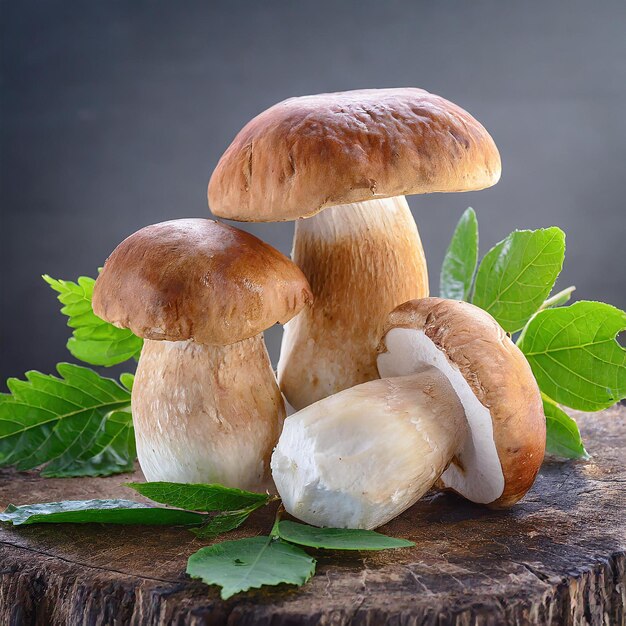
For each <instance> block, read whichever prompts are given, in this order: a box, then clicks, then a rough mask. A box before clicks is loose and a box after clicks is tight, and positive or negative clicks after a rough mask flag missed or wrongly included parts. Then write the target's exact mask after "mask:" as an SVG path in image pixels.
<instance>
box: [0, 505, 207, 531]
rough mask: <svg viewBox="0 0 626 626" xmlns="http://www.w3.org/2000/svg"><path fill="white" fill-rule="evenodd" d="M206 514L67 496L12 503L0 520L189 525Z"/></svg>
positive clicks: (14, 521)
mask: <svg viewBox="0 0 626 626" xmlns="http://www.w3.org/2000/svg"><path fill="white" fill-rule="evenodd" d="M203 521H204V516H203V515H200V514H199V513H191V512H189V511H178V510H176V509H165V508H162V507H155V506H150V505H147V504H142V503H141V502H134V501H133V500H66V501H64V502H46V503H42V504H25V505H24V506H13V505H12V504H10V505H9V506H8V507H7V508H6V510H5V511H4V513H0V522H10V523H12V524H13V525H14V526H19V525H22V524H65V523H72V524H90V523H101V524H145V525H149V526H187V525H190V524H201V523H202V522H203Z"/></svg>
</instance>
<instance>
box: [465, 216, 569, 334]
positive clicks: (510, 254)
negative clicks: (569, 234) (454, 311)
mask: <svg viewBox="0 0 626 626" xmlns="http://www.w3.org/2000/svg"><path fill="white" fill-rule="evenodd" d="M564 256H565V234H564V233H563V231H562V230H561V229H559V228H556V227H552V228H545V229H540V230H516V231H515V232H512V233H511V234H510V235H509V236H508V237H507V238H506V239H504V240H503V241H501V242H500V243H498V244H497V245H496V246H495V247H493V248H492V249H491V250H490V251H489V252H488V253H487V254H486V255H485V258H484V259H483V260H482V262H481V264H480V267H479V268H478V273H477V274H476V287H475V290H474V297H473V300H472V302H473V303H474V304H475V305H476V306H479V307H480V308H482V309H484V310H485V311H487V312H488V313H490V314H491V315H492V316H493V317H494V318H495V319H496V321H497V322H498V323H499V324H500V326H502V328H504V330H506V331H507V332H509V333H514V332H517V331H518V330H520V329H521V328H523V326H524V324H526V322H527V321H528V320H529V319H530V317H531V316H532V315H533V313H535V312H536V311H537V310H538V309H539V307H540V306H541V305H542V303H543V302H544V300H545V299H546V298H547V297H548V295H549V293H550V291H551V290H552V287H553V285H554V282H555V281H556V278H557V276H558V275H559V273H560V271H561V267H562V266H563V259H564Z"/></svg>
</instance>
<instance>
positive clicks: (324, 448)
mask: <svg viewBox="0 0 626 626" xmlns="http://www.w3.org/2000/svg"><path fill="white" fill-rule="evenodd" d="M465 431H466V422H465V415H464V413H463V406H462V405H461V403H460V402H459V400H458V398H457V397H456V395H455V393H454V390H453V389H452V387H451V386H450V384H449V383H448V381H447V380H446V378H445V376H443V375H442V374H441V373H439V372H438V371H437V370H436V369H434V368H428V369H426V370H424V371H422V372H419V373H417V374H413V375H411V376H402V377H397V378H385V379H378V380H372V381H369V382H367V383H362V384H361V385H357V386H356V387H352V388H350V389H345V390H344V391H340V392H339V393H337V394H335V395H333V396H329V397H327V398H324V399H322V400H319V401H318V402H315V403H314V404H311V405H310V406H308V407H306V408H305V409H302V410H301V411H298V412H297V413H294V414H293V415H291V416H290V417H288V418H287V419H286V420H285V424H284V427H283V432H282V434H281V436H280V439H279V441H278V445H277V446H276V449H275V450H274V454H273V455H272V475H273V478H274V483H275V485H276V488H277V489H278V492H279V493H280V496H281V498H282V501H283V505H284V506H285V509H286V510H287V511H288V512H289V513H290V514H291V515H293V516H294V517H297V518H298V519H301V520H302V521H304V522H307V523H309V524H314V525H316V526H331V527H334V528H376V527H378V526H381V525H382V524H385V523H386V522H388V521H389V520H391V519H393V518H394V517H396V516H397V515H399V514H400V513H402V511H404V510H406V509H407V508H409V507H410V506H411V505H412V504H414V503H415V502H416V501H417V500H418V499H419V498H420V497H421V496H422V495H424V493H426V491H428V489H430V488H431V487H432V486H433V484H434V482H435V481H436V480H437V479H438V478H439V476H441V474H442V472H443V471H444V470H445V469H446V467H447V466H448V464H449V463H450V459H451V458H452V457H453V456H454V454H455V452H456V451H457V449H458V448H459V447H460V446H461V442H462V440H463V438H464V436H465Z"/></svg>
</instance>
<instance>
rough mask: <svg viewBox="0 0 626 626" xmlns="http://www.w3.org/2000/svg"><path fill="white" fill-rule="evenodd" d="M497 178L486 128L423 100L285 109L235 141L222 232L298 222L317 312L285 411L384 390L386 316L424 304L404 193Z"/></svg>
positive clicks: (290, 330) (310, 316)
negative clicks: (353, 390)
mask: <svg viewBox="0 0 626 626" xmlns="http://www.w3.org/2000/svg"><path fill="white" fill-rule="evenodd" d="M499 177H500V157H499V154H498V150H497V148H496V146H495V144H494V142H493V140H492V139H491V137H490V136H489V134H488V133H487V131H486V130H485V129H484V128H483V126H481V124H479V123H478V122H477V121H476V120H475V119H474V118H473V117H472V116H471V115H470V114H469V113H467V112H466V111H464V110H463V109H461V108H460V107H458V106H456V105H455V104H452V103H451V102H449V101H447V100H444V99H443V98H441V97H439V96H436V95H433V94H430V93H428V92H426V91H423V90H421V89H368V90H361V91H347V92H342V93H331V94H321V95H316V96H305V97H300V98H291V99H289V100H285V101H284V102H281V103H279V104H277V105H275V106H273V107H271V108H270V109H268V110H267V111H264V112H263V113H261V114H260V115H258V116H257V117H256V118H254V119H253V120H252V121H251V122H249V123H248V124H247V125H246V126H245V127H244V128H243V129H242V130H241V131H240V132H239V134H238V135H237V136H236V137H235V139H234V141H233V142H232V144H231V145H230V146H229V148H228V149H227V150H226V152H225V153H224V155H223V156H222V158H221V159H220V161H219V163H218V164H217V167H216V169H215V171H214V173H213V175H212V176H211V180H210V182H209V189H208V196H209V204H210V206H211V208H212V210H213V212H214V213H215V214H216V215H218V216H221V217H225V218H228V219H235V220H241V221H283V220H295V219H298V221H297V222H296V228H295V237H294V243H293V253H292V258H293V260H294V261H295V262H296V263H297V264H298V265H299V266H300V267H301V268H302V270H303V272H304V274H305V276H306V277H307V279H308V280H309V283H310V285H311V289H312V291H313V295H314V298H315V299H314V303H313V305H312V306H311V307H310V308H308V309H306V310H305V311H303V312H302V313H301V314H300V315H298V316H297V317H296V318H294V319H293V320H292V321H291V322H290V323H289V324H287V326H286V327H285V334H284V336H283V344H282V349H281V355H280V360H279V364H278V378H279V382H280V385H281V389H282V390H283V392H284V394H285V396H286V398H287V399H288V401H289V402H290V404H291V405H292V406H294V407H295V408H296V409H299V408H303V407H305V406H307V405H309V404H311V403H312V402H315V401H316V400H319V399H321V398H324V397H326V396H329V395H332V394H334V393H337V392H338V391H341V390H342V389H347V388H349V387H352V386H354V385H357V384H359V383H362V382H366V381H368V380H372V379H375V378H378V373H377V369H376V346H377V344H378V341H379V339H380V334H381V331H382V327H383V324H384V321H385V319H386V317H387V315H388V313H389V311H391V310H392V309H393V308H394V307H396V306H398V305H399V304H401V303H402V302H406V301H407V300H410V299H412V298H421V297H424V296H427V295H428V276H427V271H426V262H425V259H424V252H423V249H422V244H421V241H420V237H419V234H418V230H417V226H416V224H415V221H414V219H413V216H412V215H411V211H410V210H409V207H408V204H407V202H406V199H405V197H404V196H405V194H422V193H431V192H438V191H445V192H450V191H471V190H476V189H482V188H484V187H489V186H491V185H494V184H495V183H496V182H497V181H498V179H499ZM299 218H308V219H299Z"/></svg>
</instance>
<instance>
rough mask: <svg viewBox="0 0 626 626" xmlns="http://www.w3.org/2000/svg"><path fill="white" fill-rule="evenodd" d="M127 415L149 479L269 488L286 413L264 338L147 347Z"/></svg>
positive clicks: (150, 344)
mask: <svg viewBox="0 0 626 626" xmlns="http://www.w3.org/2000/svg"><path fill="white" fill-rule="evenodd" d="M132 411H133V422H134V425H135V433H136V438H137V455H138V457H139V463H140V464H141V469H142V470H143V473H144V475H145V477H146V479H147V480H163V481H172V482H189V483H193V482H203V483H221V484H223V485H226V486H229V487H238V488H241V489H251V490H264V489H266V488H269V487H271V477H270V475H269V459H270V455H271V453H272V449H273V447H274V446H275V445H276V441H277V440H278V436H279V434H280V431H281V428H282V423H283V420H284V417H285V409H284V404H283V400H282V397H281V395H280V391H279V389H278V385H277V384H276V380H275V377H274V373H273V371H272V367H271V364H270V361H269V357H268V355H267V350H266V349H265V343H264V341H263V336H262V335H257V336H255V337H252V338H250V339H246V340H244V341H240V342H238V343H235V344H232V345H229V346H208V345H201V344H197V343H194V342H192V341H178V342H170V341H150V340H146V341H145V343H144V347H143V350H142V353H141V358H140V360H139V365H138V367H137V374H136V376H135V383H134V387H133V395H132Z"/></svg>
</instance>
